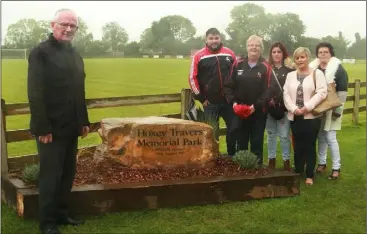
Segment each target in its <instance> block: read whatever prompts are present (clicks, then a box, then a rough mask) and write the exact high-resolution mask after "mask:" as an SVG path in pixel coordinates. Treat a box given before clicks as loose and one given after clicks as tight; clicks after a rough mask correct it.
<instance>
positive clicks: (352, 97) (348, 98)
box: [347, 95, 366, 102]
mask: <svg viewBox="0 0 367 234" xmlns="http://www.w3.org/2000/svg"><path fill="white" fill-rule="evenodd" d="M364 99H366V95H362V96H359V100H364ZM348 101H354V96H348V97H347V102H348Z"/></svg>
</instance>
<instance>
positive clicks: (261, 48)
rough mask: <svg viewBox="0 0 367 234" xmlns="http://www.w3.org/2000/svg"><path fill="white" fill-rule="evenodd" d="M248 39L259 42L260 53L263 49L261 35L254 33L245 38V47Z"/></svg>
mask: <svg viewBox="0 0 367 234" xmlns="http://www.w3.org/2000/svg"><path fill="white" fill-rule="evenodd" d="M249 41H257V42H259V44H260V52H261V53H262V52H263V51H264V43H263V39H262V38H261V37H259V36H257V35H255V34H254V35H251V36H250V37H249V38H248V39H247V41H246V47H248V42H249Z"/></svg>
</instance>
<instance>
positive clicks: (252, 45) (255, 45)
mask: <svg viewBox="0 0 367 234" xmlns="http://www.w3.org/2000/svg"><path fill="white" fill-rule="evenodd" d="M248 47H256V48H258V47H261V45H257V44H251V45H248Z"/></svg>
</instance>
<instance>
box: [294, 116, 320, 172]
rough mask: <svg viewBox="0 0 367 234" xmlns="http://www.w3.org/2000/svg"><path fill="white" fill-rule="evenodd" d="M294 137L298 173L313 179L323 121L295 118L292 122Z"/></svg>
mask: <svg viewBox="0 0 367 234" xmlns="http://www.w3.org/2000/svg"><path fill="white" fill-rule="evenodd" d="M290 124H291V130H292V134H293V137H294V167H295V172H296V173H304V171H305V164H306V177H307V178H313V177H314V171H315V165H316V141H317V136H318V133H319V131H320V127H321V119H320V118H317V119H304V118H303V116H294V120H293V121H291V122H290Z"/></svg>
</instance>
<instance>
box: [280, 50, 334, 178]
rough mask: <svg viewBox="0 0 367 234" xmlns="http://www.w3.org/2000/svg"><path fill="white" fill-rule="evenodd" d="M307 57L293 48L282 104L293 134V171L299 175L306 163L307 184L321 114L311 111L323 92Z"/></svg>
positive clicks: (306, 52) (321, 78)
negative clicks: (290, 68) (292, 61)
mask: <svg viewBox="0 0 367 234" xmlns="http://www.w3.org/2000/svg"><path fill="white" fill-rule="evenodd" d="M310 56H311V52H310V50H309V49H308V48H305V47H299V48H297V49H296V50H295V51H294V53H293V60H294V62H295V64H296V67H297V70H296V71H292V72H290V73H288V75H287V78H286V81H285V84H284V87H283V90H284V93H283V97H284V104H285V106H286V108H287V110H288V114H287V117H288V119H289V120H290V125H291V130H292V135H293V136H294V166H295V172H296V173H300V174H303V173H304V172H305V164H306V184H308V185H312V184H313V182H314V170H315V165H316V141H317V136H318V133H319V130H320V126H321V115H320V116H319V115H313V114H312V110H313V109H314V108H315V107H316V106H317V105H318V104H319V103H321V102H322V101H323V100H324V99H325V98H326V95H327V85H326V80H325V76H324V73H323V72H322V71H320V70H319V69H316V70H314V69H311V68H310V67H309V59H310ZM313 75H315V79H316V84H315V83H314V80H313ZM315 87H316V88H315ZM313 94H314V95H313Z"/></svg>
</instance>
